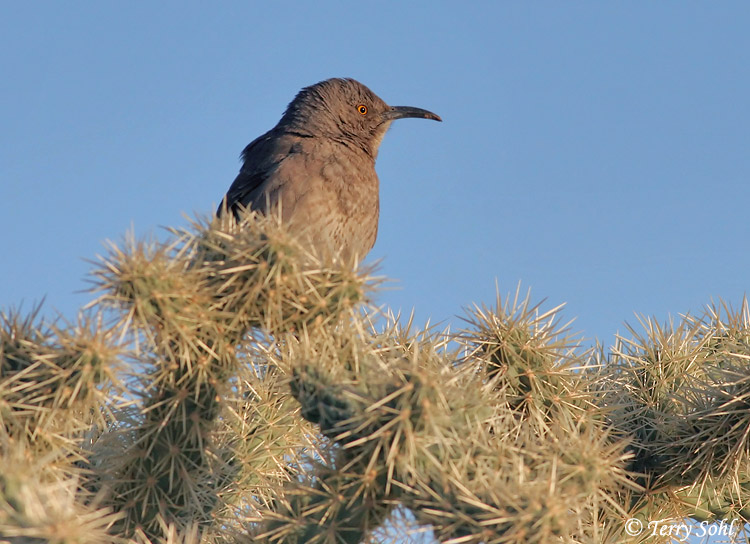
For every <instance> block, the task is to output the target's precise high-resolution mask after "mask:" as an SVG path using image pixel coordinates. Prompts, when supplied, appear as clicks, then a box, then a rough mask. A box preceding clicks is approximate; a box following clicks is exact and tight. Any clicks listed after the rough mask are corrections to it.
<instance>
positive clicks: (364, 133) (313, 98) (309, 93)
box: [281, 78, 442, 159]
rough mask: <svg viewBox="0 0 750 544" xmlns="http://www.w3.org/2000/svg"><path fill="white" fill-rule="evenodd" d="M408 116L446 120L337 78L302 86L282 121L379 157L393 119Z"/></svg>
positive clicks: (298, 128)
mask: <svg viewBox="0 0 750 544" xmlns="http://www.w3.org/2000/svg"><path fill="white" fill-rule="evenodd" d="M406 117H415V118H420V119H434V120H435V121H441V120H442V119H440V117H439V116H438V115H435V114H434V113H432V112H430V111H427V110H423V109H420V108H413V107H410V106H389V105H388V104H386V103H385V102H384V101H383V100H382V99H381V98H380V97H379V96H378V95H376V94H375V93H374V92H372V91H371V90H370V89H368V88H367V87H365V86H364V85H362V84H361V83H360V82H358V81H355V80H353V79H339V78H333V79H327V80H325V81H321V82H320V83H316V84H315V85H311V86H310V87H305V88H304V89H302V90H301V91H300V92H299V93H298V94H297V96H296V97H295V98H294V100H292V102H291V103H290V104H289V106H288V107H287V109H286V113H284V117H283V118H282V120H281V123H284V124H285V126H286V127H287V128H291V129H292V130H294V131H295V132H299V133H301V134H309V135H310V136H317V137H326V138H331V139H333V140H336V141H340V142H341V143H344V144H346V145H350V146H355V147H358V148H361V149H363V150H364V151H365V152H366V153H367V154H368V155H370V156H371V157H372V158H373V159H375V157H376V156H377V154H378V148H379V147H380V142H381V141H382V139H383V136H384V135H385V133H386V131H387V130H388V127H389V126H390V124H391V122H392V121H395V120H396V119H404V118H406Z"/></svg>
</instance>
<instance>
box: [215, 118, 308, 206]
mask: <svg viewBox="0 0 750 544" xmlns="http://www.w3.org/2000/svg"><path fill="white" fill-rule="evenodd" d="M293 140H294V139H293V138H292V137H288V136H285V135H277V134H274V131H269V132H267V133H266V134H264V135H263V136H260V137H258V138H256V139H255V140H253V141H252V142H250V144H248V146H247V147H245V149H244V151H243V152H242V159H243V164H242V168H240V172H239V174H237V177H236V178H235V179H234V182H233V183H232V185H231V187H229V191H227V194H226V196H225V197H224V199H223V200H222V202H221V204H220V205H219V209H218V210H216V215H221V214H222V213H223V212H224V210H228V211H231V212H233V213H234V214H235V215H237V214H238V213H239V212H240V210H241V209H244V208H250V209H253V210H260V211H263V212H265V211H266V207H267V205H268V204H273V200H274V195H273V194H271V192H269V189H272V188H271V187H269V185H270V183H269V180H272V179H273V177H274V173H275V172H276V171H277V170H278V168H279V166H280V165H281V164H282V163H283V162H284V161H285V160H287V159H288V158H289V157H290V156H291V155H292V154H293V153H294V147H295V142H294V141H293ZM273 192H275V191H273Z"/></svg>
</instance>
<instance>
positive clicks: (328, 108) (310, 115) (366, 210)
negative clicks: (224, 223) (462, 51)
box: [216, 78, 442, 260]
mask: <svg viewBox="0 0 750 544" xmlns="http://www.w3.org/2000/svg"><path fill="white" fill-rule="evenodd" d="M408 117H411V118H422V119H433V120H435V121H442V119H441V118H440V116H438V115H437V114H435V113H432V112H431V111H427V110H424V109H421V108H415V107H411V106H389V105H388V104H386V103H385V102H384V101H383V100H382V99H381V98H380V97H378V96H377V95H376V94H375V93H374V92H372V91H371V90H370V89H369V88H368V87H366V86H365V85H363V84H362V83H360V82H358V81H356V80H354V79H351V78H331V79H327V80H324V81H320V82H318V83H315V84H314V85H310V86H309V87H305V88H303V89H302V90H301V91H299V92H298V93H297V95H296V96H295V98H294V99H293V100H292V101H291V102H290V103H289V105H288V106H287V108H286V110H285V112H284V114H283V115H282V117H281V119H280V120H279V122H278V123H277V125H276V126H275V127H273V128H272V129H271V130H269V131H268V132H266V133H265V134H263V135H262V136H259V137H258V138H256V139H255V140H253V141H252V142H251V143H250V144H248V145H247V147H245V149H244V151H243V152H242V155H241V160H242V166H241V168H240V172H239V174H238V175H237V177H236V178H235V180H234V182H233V183H232V185H231V186H230V187H229V190H228V191H227V193H226V195H225V196H224V198H223V199H222V202H221V204H220V206H219V209H218V210H217V212H216V214H217V216H219V217H221V216H222V215H224V214H226V213H227V212H231V213H232V214H233V216H234V218H235V219H236V220H238V221H239V220H240V219H241V218H242V217H243V214H244V213H245V210H254V211H256V212H259V213H261V214H270V213H272V212H274V211H276V212H278V214H279V216H280V217H281V222H282V223H283V224H284V225H285V226H288V228H289V229H290V231H291V232H293V233H300V236H303V237H304V238H305V241H306V243H309V244H310V245H311V246H312V247H313V248H315V249H316V250H317V251H318V252H321V251H332V252H333V254H334V255H338V256H341V257H344V258H351V257H354V258H355V259H358V260H361V259H363V258H364V257H365V256H366V255H367V253H369V251H370V250H371V249H372V247H373V246H374V245H375V240H376V238H377V232H378V216H379V213H380V203H379V180H378V176H377V173H376V172H375V160H376V158H377V156H378V149H379V147H380V143H381V141H382V140H383V136H385V133H386V131H387V130H388V128H389V127H390V125H391V123H392V122H393V121H395V120H397V119H404V118H408Z"/></svg>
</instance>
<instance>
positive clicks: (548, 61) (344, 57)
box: [0, 1, 750, 343]
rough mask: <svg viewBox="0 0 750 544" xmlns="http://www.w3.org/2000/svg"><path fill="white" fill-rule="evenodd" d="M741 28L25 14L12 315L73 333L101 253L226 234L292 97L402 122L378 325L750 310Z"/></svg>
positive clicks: (6, 303)
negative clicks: (398, 313)
mask: <svg viewBox="0 0 750 544" xmlns="http://www.w3.org/2000/svg"><path fill="white" fill-rule="evenodd" d="M749 23H750V7H749V5H748V4H746V3H742V2H728V1H727V2H721V3H708V2H685V1H683V2H659V3H653V2H641V3H637V2H636V3H633V2H606V3H605V2H570V3H564V4H563V3H555V2H538V3H534V4H528V3H522V2H516V3H510V2H492V3H490V2H487V3H472V4H469V3H447V2H422V3H418V2H414V3H410V4H408V5H404V4H400V3H396V2H392V3H381V4H377V5H374V4H373V5H370V6H369V7H367V6H365V5H363V4H362V5H357V4H354V3H348V2H322V3H319V2H318V3H301V2H300V3H296V4H294V3H292V4H286V3H284V4H282V3H273V2H265V3H260V2H257V3H248V2H235V3H232V2H225V3H220V4H215V5H212V6H211V7H210V8H207V7H205V6H204V5H203V4H202V3H197V2H193V3H190V2H187V3H185V2H162V3H159V4H158V5H156V4H154V3H146V2H141V3H131V4H129V5H128V6H124V5H122V4H120V5H116V4H115V3H108V2H104V3H96V2H91V3H81V2H71V3H64V4H61V3H55V2H48V3H20V2H19V3H16V4H15V5H12V4H10V3H7V4H5V5H4V7H3V16H2V17H0V51H2V53H0V71H1V73H2V74H4V75H3V77H2V79H1V80H0V124H1V125H2V126H3V127H4V130H2V131H0V139H1V140H0V180H2V181H1V182H0V183H1V185H0V221H1V222H2V223H1V224H0V227H1V228H2V232H3V233H4V236H3V241H2V246H1V247H2V250H3V251H2V254H3V261H4V264H3V266H2V267H0V306H2V307H5V308H8V307H11V306H18V305H19V304H21V303H23V304H24V307H29V306H30V305H31V304H32V303H33V302H34V301H38V300H40V299H41V298H42V297H46V303H45V308H47V310H48V311H49V312H51V311H52V309H53V308H55V309H57V310H59V311H61V312H62V313H63V314H64V315H68V316H72V315H74V314H75V312H76V309H77V308H78V307H79V306H80V305H81V304H82V303H84V302H85V301H87V300H88V298H89V297H88V295H86V294H84V293H80V290H82V289H84V288H85V287H86V283H85V282H84V277H85V275H86V272H87V271H88V270H89V268H90V267H89V265H88V264H87V263H86V262H85V261H84V260H83V259H84V258H91V257H93V256H94V255H95V254H96V253H98V252H101V250H102V245H101V243H102V241H103V240H104V239H106V238H110V239H115V240H117V239H119V238H120V237H121V235H122V234H123V233H124V232H125V231H126V230H127V229H129V228H130V226H131V225H133V226H134V229H135V232H136V233H137V234H139V235H145V234H148V233H150V232H154V231H155V230H157V229H158V228H159V226H160V225H180V224H184V223H185V221H184V219H183V217H182V214H183V212H187V213H193V212H199V213H204V214H208V213H211V212H212V211H213V210H214V209H215V204H216V203H217V202H218V201H219V199H220V198H221V197H222V195H223V193H224V192H225V190H226V189H227V188H228V186H229V184H230V183H231V181H232V180H233V178H234V176H235V175H236V172H237V170H238V168H239V161H238V154H239V152H240V151H241V150H242V148H243V147H244V146H245V145H246V144H247V143H248V142H249V141H251V140H252V139H254V138H255V137H256V136H258V135H259V134H261V133H262V132H264V131H266V130H267V129H269V128H270V127H271V126H273V125H274V124H275V123H276V121H277V120H278V118H279V116H280V114H281V112H282V111H283V109H284V107H285V106H286V104H287V103H288V102H289V100H291V98H292V97H293V96H294V94H295V93H296V92H297V90H298V89H299V88H300V87H302V86H305V85H309V84H311V83H314V82H316V81H319V80H321V79H325V78H328V77H332V76H351V77H354V78H357V79H359V80H360V81H362V82H363V83H365V84H367V85H368V86H370V87H371V88H372V89H373V90H374V91H375V92H377V93H378V94H379V95H380V96H382V97H383V98H384V99H385V100H386V101H388V102H390V103H392V104H402V105H413V106H420V107H424V108H427V109H430V110H433V111H435V112H437V113H439V114H440V115H441V116H442V117H443V119H444V123H442V124H436V123H429V122H425V121H417V120H405V121H400V122H398V123H395V124H394V126H393V128H392V129H391V131H390V132H389V134H388V135H387V136H386V138H385V140H384V143H383V145H382V147H381V152H380V157H379V159H378V165H377V168H378V172H379V175H380V179H381V209H382V210H381V220H380V234H379V239H378V242H377V245H376V246H375V249H374V250H373V252H372V254H371V256H372V258H374V259H375V258H377V259H382V267H381V272H382V273H383V274H385V275H387V276H389V277H391V278H393V279H394V280H397V283H396V285H395V287H396V288H395V289H392V290H388V291H387V292H384V293H383V294H382V295H381V296H380V299H379V301H380V302H381V303H383V304H388V305H390V306H392V307H393V308H395V309H399V308H400V309H402V310H404V311H408V310H410V309H411V308H412V307H415V308H416V309H417V318H418V320H419V321H424V320H426V319H427V318H428V317H431V318H432V320H433V321H448V322H454V323H458V322H459V321H458V320H457V319H455V317H454V316H455V315H456V314H460V313H461V312H462V307H463V306H465V305H467V304H470V303H472V302H492V301H493V300H494V295H495V284H496V282H497V285H498V286H499V290H500V292H501V293H506V292H508V291H511V290H513V289H514V288H515V286H516V284H517V283H518V282H519V281H521V282H522V283H523V285H524V286H528V287H531V288H532V293H533V296H534V298H535V299H537V300H539V299H542V298H545V297H546V298H547V299H548V301H549V304H550V305H552V304H555V305H556V304H558V303H561V302H566V303H567V309H566V310H565V317H566V318H573V317H575V318H576V322H575V328H576V329H577V330H581V331H583V333H584V334H585V335H586V337H587V338H589V339H593V338H599V339H600V340H601V341H603V342H605V343H610V342H611V341H612V338H613V335H614V334H615V333H616V332H617V331H623V330H624V328H623V326H622V323H623V322H624V321H628V322H633V321H634V312H638V313H643V314H648V315H653V316H655V317H656V318H657V319H659V320H663V319H666V318H667V317H668V316H669V315H670V314H672V315H677V314H680V313H684V312H696V311H700V309H701V307H702V306H703V305H704V304H705V303H708V302H710V301H711V300H712V299H716V298H718V297H721V298H723V299H725V300H727V301H729V302H732V303H734V304H737V303H739V302H740V301H741V298H742V296H743V294H744V293H745V292H746V290H747V289H748V285H750V282H748V275H747V272H746V271H747V269H748V265H749V264H750V252H748V245H750V241H749V240H748V233H749V232H750V225H749V222H748V219H747V217H746V212H747V208H748V202H750V187H749V186H748V179H749V178H750V153H748V150H750V128H749V127H750V106H749V105H748V104H749V103H750V101H749V100H748V96H750V73H749V72H748V70H747V68H748V66H750V34H749V33H748V32H747V28H748V24H749Z"/></svg>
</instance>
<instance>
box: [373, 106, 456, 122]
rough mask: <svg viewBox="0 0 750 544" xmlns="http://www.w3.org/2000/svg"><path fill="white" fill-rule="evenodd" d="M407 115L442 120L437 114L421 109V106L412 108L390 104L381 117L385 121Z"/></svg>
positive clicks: (402, 117)
mask: <svg viewBox="0 0 750 544" xmlns="http://www.w3.org/2000/svg"><path fill="white" fill-rule="evenodd" d="M407 117H414V118H417V119H433V120H435V121H442V119H441V118H440V116H439V115H436V114H434V113H432V112H431V111H427V110H423V109H422V108H412V107H411V106H391V107H390V109H388V110H386V111H385V113H383V119H384V120H386V121H394V120H396V119H405V118H407Z"/></svg>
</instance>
